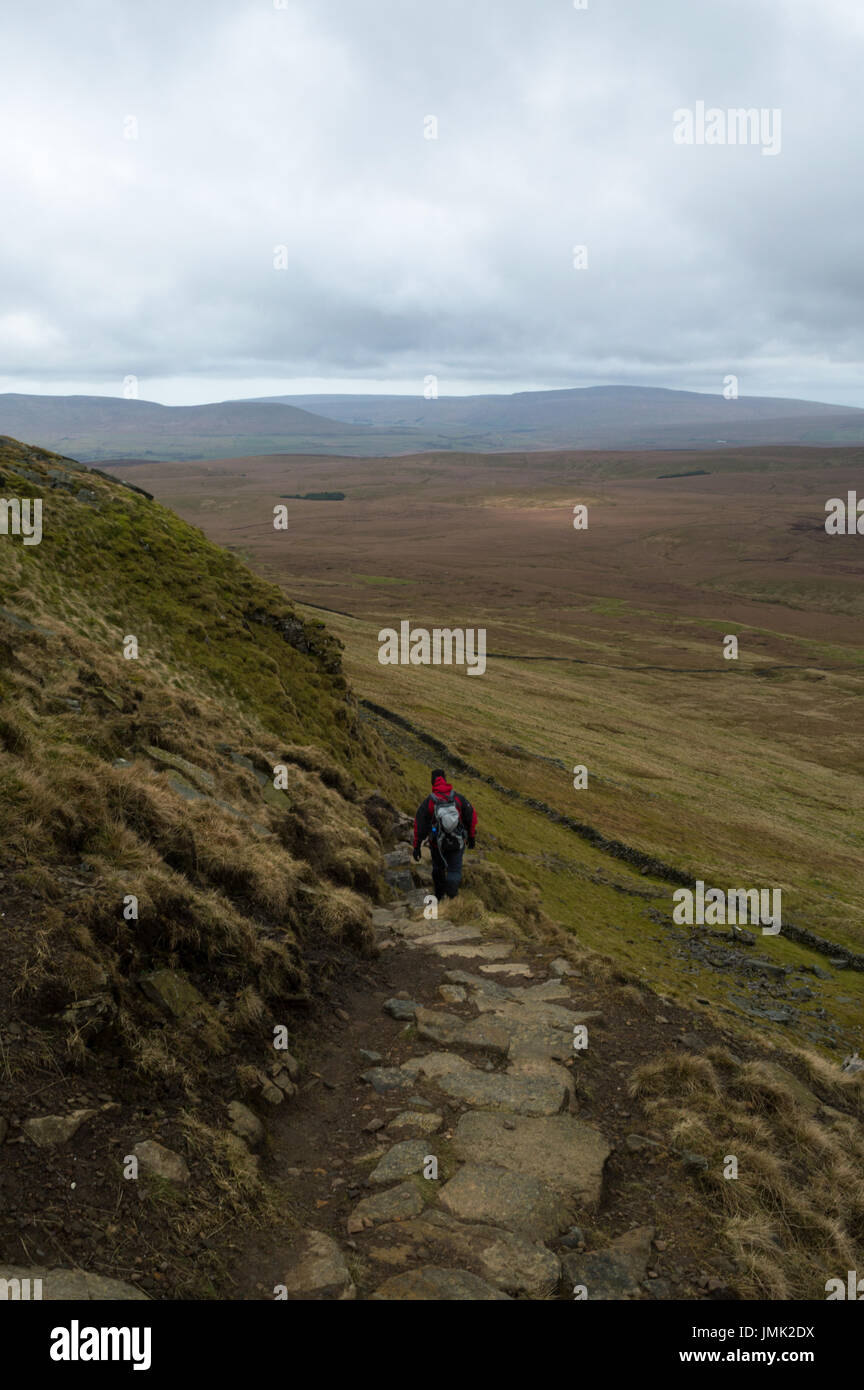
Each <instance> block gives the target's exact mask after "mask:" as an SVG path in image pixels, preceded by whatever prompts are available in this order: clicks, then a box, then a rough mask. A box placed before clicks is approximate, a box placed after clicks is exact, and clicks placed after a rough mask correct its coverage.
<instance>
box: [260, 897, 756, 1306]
mask: <svg viewBox="0 0 864 1390" xmlns="http://www.w3.org/2000/svg"><path fill="white" fill-rule="evenodd" d="M469 873H470V870H469ZM422 903H423V890H422V889H421V890H419V891H415V892H412V893H409V894H406V895H404V896H403V897H401V898H400V899H399V900H398V901H396V902H395V903H393V904H391V906H390V907H388V908H385V909H378V910H376V912H375V914H374V916H375V925H376V933H377V937H378V944H379V950H380V955H379V957H378V959H377V960H375V961H374V962H371V963H369V964H368V965H367V966H365V967H364V968H363V969H361V970H360V971H359V972H358V973H357V975H356V976H355V977H354V978H353V979H352V980H351V981H350V982H348V981H346V982H345V983H344V984H343V986H342V988H341V990H340V992H339V999H338V1004H337V1003H334V1006H333V1007H332V1009H331V1012H330V1014H329V1016H328V1017H327V1019H326V1020H325V1022H324V1025H323V1030H322V1035H321V1037H320V1038H319V1040H318V1043H317V1047H316V1053H315V1055H316V1058H317V1060H316V1062H315V1064H314V1066H315V1070H314V1071H313V1072H311V1073H307V1075H306V1077H305V1081H304V1084H303V1085H302V1087H301V1091H300V1094H299V1095H298V1096H297V1098H296V1099H295V1101H294V1102H293V1104H292V1106H291V1108H290V1109H289V1110H288V1111H287V1112H286V1113H285V1114H284V1115H281V1114H280V1116H279V1119H278V1121H277V1122H276V1124H275V1125H274V1126H273V1134H272V1152H271V1161H270V1173H269V1176H270V1178H271V1181H272V1182H274V1184H275V1187H276V1191H277V1202H278V1204H279V1206H280V1207H281V1208H282V1210H283V1211H284V1219H283V1220H282V1221H281V1222H277V1223H276V1224H274V1226H273V1227H272V1228H271V1229H269V1230H268V1231H266V1232H261V1231H257V1232H253V1233H252V1234H250V1236H249V1237H248V1238H247V1239H246V1241H245V1242H244V1244H243V1247H242V1250H241V1253H240V1256H239V1259H238V1261H237V1263H236V1265H235V1269H234V1277H235V1290H234V1293H233V1296H234V1297H239V1298H243V1299H272V1298H274V1296H275V1297H283V1298H284V1297H287V1298H289V1299H309V1298H324V1299H344V1298H359V1299H367V1298H372V1297H374V1298H385V1299H424V1300H444V1299H471V1300H473V1299H500V1298H502V1297H510V1298H512V1297H517V1298H529V1299H546V1298H567V1299H571V1298H574V1297H589V1298H607V1299H608V1298H616V1299H624V1298H634V1299H650V1298H654V1299H698V1298H705V1297H721V1298H723V1297H725V1298H729V1297H735V1296H736V1295H735V1293H734V1291H733V1289H731V1288H730V1287H729V1285H730V1281H731V1280H732V1278H733V1277H734V1268H733V1266H732V1264H731V1262H730V1261H729V1260H728V1259H727V1258H726V1257H725V1256H724V1255H723V1254H722V1253H721V1250H720V1246H719V1242H718V1240H717V1233H716V1230H715V1227H714V1224H713V1222H712V1219H711V1217H710V1214H709V1212H708V1210H707V1208H706V1206H705V1203H704V1201H703V1199H702V1198H701V1196H700V1193H699V1191H698V1188H697V1186H696V1182H697V1181H698V1179H694V1177H693V1176H692V1171H691V1169H692V1165H691V1168H688V1167H687V1166H686V1164H685V1163H684V1162H682V1157H681V1155H680V1154H679V1153H677V1152H675V1151H672V1150H670V1149H669V1148H668V1147H667V1146H666V1145H665V1144H664V1143H662V1141H661V1136H660V1135H659V1134H656V1133H653V1132H652V1130H651V1129H650V1128H649V1127H648V1125H649V1122H648V1121H646V1120H645V1119H643V1118H642V1117H641V1116H640V1114H639V1110H638V1103H637V1102H635V1101H632V1100H631V1099H630V1098H629V1094H628V1089H627V1079H628V1076H629V1074H630V1073H631V1072H632V1070H633V1068H634V1067H635V1066H637V1065H639V1064H640V1063H641V1062H643V1061H646V1060H649V1059H650V1058H652V1057H654V1056H658V1055H660V1054H661V1053H663V1052H667V1051H668V1050H669V1047H670V1046H678V1047H680V1048H681V1049H682V1050H696V1051H698V1050H701V1048H703V1047H705V1046H709V1045H710V1044H712V1043H721V1042H725V1043H727V1044H728V1042H729V1041H730V1040H729V1038H728V1036H726V1035H725V1034H721V1033H718V1032H716V1031H715V1030H712V1029H709V1028H707V1027H706V1026H705V1023H704V1020H702V1019H698V1020H694V1016H693V1015H691V1014H689V1013H687V1012H685V1011H684V1010H681V1009H678V1008H676V1007H675V1006H674V1005H672V1004H669V1005H667V1004H665V1003H664V1004H663V1005H662V1015H661V1014H659V1009H660V1007H661V1006H660V1005H657V1006H656V1007H655V1006H654V1005H653V1004H651V1005H649V1007H648V1008H647V1009H646V1007H645V1006H644V1004H637V1003H634V1001H633V998H632V991H631V992H629V993H628V991H626V990H622V989H621V988H620V986H619V987H616V986H615V985H610V984H608V983H595V982H592V981H590V980H587V979H583V978H580V977H579V976H578V975H577V974H576V973H574V971H573V967H572V966H570V965H569V964H568V962H567V961H566V960H564V959H563V958H559V959H553V952H552V951H551V950H550V949H545V950H544V949H543V948H542V946H540V945H537V946H536V947H534V946H531V947H530V948H526V943H524V942H519V941H518V940H516V939H515V933H513V934H511V933H509V932H508V930H507V927H508V920H507V919H502V918H500V917H496V918H494V919H490V918H489V917H482V918H477V919H476V920H474V919H472V920H471V921H469V922H463V923H461V924H460V923H456V922H454V921H452V920H449V919H448V917H447V905H443V906H442V911H441V915H440V916H439V918H438V920H437V921H435V920H425V919H424V916H423V907H422ZM511 925H512V924H511ZM649 998H650V996H649ZM394 1015H396V1016H395V1017H394ZM694 1026H695V1027H696V1028H698V1030H699V1032H698V1035H697V1034H696V1033H695V1032H694ZM574 1028H584V1029H587V1035H582V1037H581V1040H582V1041H585V1040H586V1036H587V1047H584V1048H578V1049H577V1048H574ZM576 1036H577V1038H579V1036H580V1035H578V1034H577V1035H576Z"/></svg>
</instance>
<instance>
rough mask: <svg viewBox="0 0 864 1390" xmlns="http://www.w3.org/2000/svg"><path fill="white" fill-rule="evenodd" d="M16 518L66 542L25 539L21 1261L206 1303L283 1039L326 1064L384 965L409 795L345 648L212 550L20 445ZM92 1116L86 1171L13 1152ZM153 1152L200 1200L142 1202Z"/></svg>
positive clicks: (5, 938)
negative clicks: (368, 718) (230, 1110)
mask: <svg viewBox="0 0 864 1390" xmlns="http://www.w3.org/2000/svg"><path fill="white" fill-rule="evenodd" d="M0 496H2V497H5V498H9V497H15V498H19V499H20V498H26V497H30V498H41V499H43V503H44V512H43V528H44V535H43V539H42V542H41V544H39V545H34V546H29V547H28V546H24V545H23V543H22V540H21V538H20V537H15V536H12V535H2V536H0V894H2V911H3V919H2V930H0V1020H2V1028H0V1087H2V1097H3V1099H2V1107H0V1142H2V1139H3V1137H4V1134H5V1133H6V1132H7V1131H9V1125H10V1123H11V1124H12V1129H11V1131H9V1138H8V1142H7V1143H6V1145H5V1146H4V1147H3V1155H4V1161H3V1164H2V1166H0V1259H2V1258H5V1259H8V1260H10V1261H11V1262H12V1263H16V1262H17V1263H23V1262H27V1261H29V1258H30V1255H31V1254H32V1253H33V1251H36V1252H38V1253H40V1254H46V1252H47V1259H48V1262H49V1263H51V1262H53V1263H56V1264H61V1265H68V1264H69V1263H70V1262H72V1263H74V1262H75V1260H76V1258H79V1257H80V1258H81V1260H82V1262H84V1263H85V1264H88V1265H90V1267H92V1262H93V1261H94V1260H95V1261H96V1263H97V1265H98V1267H99V1268H100V1270H101V1271H102V1272H105V1273H109V1274H119V1276H120V1277H129V1276H130V1275H135V1274H136V1273H139V1272H140V1269H139V1265H140V1261H141V1252H142V1249H145V1248H146V1249H154V1250H158V1251H161V1252H162V1254H163V1256H166V1257H167V1263H166V1265H164V1266H163V1269H165V1270H166V1271H167V1272H166V1273H163V1274H159V1273H157V1275H156V1276H155V1278H156V1279H157V1281H158V1280H162V1281H163V1285H164V1287H165V1288H167V1289H172V1290H173V1291H174V1293H175V1294H181V1295H182V1294H187V1295H188V1294H189V1293H194V1294H197V1295H199V1296H201V1295H203V1296H206V1295H207V1293H208V1292H209V1291H211V1290H212V1288H213V1287H215V1286H217V1285H218V1282H219V1278H220V1272H219V1271H220V1266H219V1260H218V1258H217V1252H216V1248H215V1246H214V1247H213V1248H211V1247H210V1245H209V1244H208V1241H209V1233H210V1232H211V1231H214V1230H216V1229H217V1228H219V1229H221V1227H222V1226H223V1225H224V1223H225V1222H226V1221H231V1220H234V1219H236V1217H237V1214H238V1213H239V1212H243V1211H245V1212H246V1213H247V1214H249V1213H250V1212H255V1211H256V1210H257V1211H258V1212H259V1215H260V1214H261V1212H262V1209H263V1208H262V1204H265V1196H264V1189H263V1187H262V1185H261V1183H260V1178H259V1174H258V1167H257V1161H256V1160H255V1159H254V1158H253V1157H252V1155H251V1154H250V1153H249V1151H248V1150H247V1149H246V1148H245V1146H244V1145H243V1144H242V1143H241V1142H240V1141H239V1140H238V1138H237V1137H236V1135H235V1134H234V1133H232V1132H231V1129H230V1127H229V1124H228V1118H227V1114H226V1106H227V1104H228V1102H230V1101H232V1100H233V1099H238V1098H246V1099H248V1100H250V1103H252V1104H253V1105H254V1104H257V1105H263V1106H264V1108H265V1109H266V1106H267V1104H268V1103H269V1102H268V1097H269V1101H271V1102H272V1101H273V1100H274V1099H275V1100H278V1099H279V1098H280V1097H281V1092H279V1091H278V1090H277V1091H276V1093H275V1097H274V1093H273V1081H272V1076H273V1073H274V1072H279V1059H280V1057H281V1054H280V1053H276V1052H274V1048H273V1029H274V1027H275V1026H277V1025H284V1026H285V1027H286V1028H287V1029H288V1036H289V1038H290V1048H291V1051H292V1052H294V1053H296V1054H297V1055H299V1056H301V1057H302V1055H303V1053H304V1050H305V1048H306V1046H307V1041H306V1033H307V1029H308V1020H309V1017H310V1014H309V1009H310V1006H311V1005H313V1004H314V1003H315V1001H316V999H322V998H326V997H327V994H328V992H329V990H330V989H331V988H332V984H333V981H334V979H337V978H338V976H339V973H340V972H341V971H342V970H343V969H344V965H345V961H346V959H350V958H356V956H357V955H358V954H360V955H362V954H364V953H366V952H368V950H369V948H370V943H371V934H370V909H371V907H372V905H373V904H374V903H375V901H376V900H378V899H379V897H380V894H381V885H380V880H379V866H380V856H381V842H380V839H379V837H378V834H377V833H376V831H375V830H374V829H373V828H372V826H371V824H370V822H369V819H368V818H367V815H366V814H365V811H364V804H363V798H364V795H365V793H366V792H368V791H369V790H370V789H371V788H372V787H373V786H374V787H376V788H379V789H383V790H385V791H388V792H389V793H390V794H392V795H399V789H400V782H399V777H398V775H397V774H396V772H395V769H394V768H393V766H392V765H391V764H390V762H389V760H388V758H387V756H386V754H385V752H384V750H383V748H382V746H381V745H380V744H379V742H378V740H377V739H376V737H375V736H374V734H373V733H372V732H371V731H370V730H369V728H368V726H367V725H366V724H364V723H363V722H361V721H360V720H359V719H358V711H357V706H356V703H355V702H354V700H353V699H352V697H351V695H350V692H349V691H348V690H347V687H346V683H345V679H344V677H343V676H342V674H341V670H340V653H339V649H338V646H337V644H336V643H335V642H334V640H333V639H332V638H331V637H329V636H328V635H327V634H326V633H325V632H324V630H323V628H322V626H321V624H320V623H318V622H316V621H315V620H312V621H309V620H306V619H303V618H300V617H299V616H298V615H297V614H296V612H295V611H294V610H293V609H292V607H291V606H290V605H289V604H287V603H286V602H285V599H284V596H283V595H282V594H281V593H280V592H279V591H278V590H276V589H274V588H273V587H272V586H270V585H268V584H266V583H263V582H261V581H260V580H258V579H256V578H255V577H254V576H253V575H251V574H250V573H249V572H248V571H246V570H245V569H244V568H243V567H242V566H241V565H240V563H239V562H238V561H237V560H236V559H234V558H233V557H232V556H230V555H229V554H227V553H226V552H224V551H220V550H218V549H217V548H215V547H214V546H212V545H211V544H210V543H209V542H207V541H206V540H205V539H204V537H203V536H202V535H201V534H200V532H197V531H196V530H194V529H193V528H192V527H190V526H188V525H186V524H185V523H183V522H181V521H179V520H178V519H177V518H176V517H175V516H173V515H172V514H171V513H169V512H168V511H166V510H165V509H164V508H162V507H161V506H159V504H158V503H155V502H153V501H151V500H149V499H148V497H147V496H146V495H143V494H141V493H140V492H136V491H133V490H131V489H128V488H125V487H123V486H121V485H119V484H117V483H114V482H112V481H110V480H108V479H106V478H105V477H103V476H100V475H99V474H98V473H95V472H92V471H89V470H87V469H86V468H83V467H82V466H81V465H79V464H76V463H73V462H71V461H70V460H68V459H63V458H60V457H58V456H56V455H53V454H48V453H45V452H44V451H42V450H40V449H38V448H31V447H28V446H25V445H22V444H18V443H17V442H16V441H14V440H9V439H4V440H2V441H0ZM131 637H134V638H135V639H136V640H137V644H138V656H137V658H133V659H127V658H126V657H125V656H124V644H125V649H126V650H129V639H130V638H131ZM277 764H281V765H284V766H285V767H286V769H287V782H288V786H287V790H284V791H282V790H277V789H276V788H275V787H274V785H273V778H274V767H275V766H276V765H277ZM364 788H365V791H364ZM283 1079H284V1077H283ZM290 1085H291V1083H290V1081H289V1082H287V1087H288V1088H289V1089H290ZM81 1109H84V1110H90V1111H92V1115H91V1116H90V1117H89V1118H88V1119H87V1123H86V1126H85V1128H84V1129H82V1131H81V1136H80V1137H79V1139H76V1141H75V1145H77V1148H76V1147H75V1146H74V1145H73V1146H70V1145H64V1146H62V1148H53V1147H52V1148H50V1149H43V1148H40V1147H38V1146H37V1145H35V1144H33V1143H31V1142H29V1140H28V1141H26V1142H25V1141H24V1139H23V1131H22V1129H20V1128H16V1126H18V1125H19V1124H20V1125H21V1126H26V1124H27V1122H28V1121H29V1120H30V1119H33V1118H39V1117H42V1116H45V1115H57V1114H60V1115H67V1114H68V1113H69V1112H71V1111H74V1110H81ZM149 1139H156V1140H157V1141H158V1142H161V1143H163V1144H164V1145H165V1146H166V1147H168V1148H170V1149H171V1150H172V1151H173V1150H180V1151H182V1152H184V1153H186V1155H187V1157H188V1158H189V1161H190V1163H191V1165H192V1168H193V1176H194V1177H196V1178H197V1181H196V1182H195V1183H194V1185H193V1188H192V1189H190V1191H189V1192H188V1193H187V1194H185V1195H184V1196H182V1197H180V1198H178V1196H177V1195H176V1193H174V1192H173V1191H172V1190H171V1185H170V1184H166V1183H164V1182H162V1183H160V1182H159V1181H158V1180H155V1179H151V1180H149V1181H145V1179H144V1178H143V1176H142V1179H141V1182H140V1183H134V1182H128V1181H124V1179H123V1174H122V1157H123V1155H127V1154H129V1153H131V1152H132V1150H133V1147H134V1146H135V1144H136V1143H139V1142H142V1141H145V1140H149ZM265 1205H266V1204H265ZM142 1242H143V1244H142ZM150 1287H151V1289H152V1290H153V1291H156V1290H158V1288H159V1284H158V1282H156V1283H153V1282H152V1280H151V1283H150Z"/></svg>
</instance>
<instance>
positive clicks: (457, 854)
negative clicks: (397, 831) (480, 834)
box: [414, 767, 477, 900]
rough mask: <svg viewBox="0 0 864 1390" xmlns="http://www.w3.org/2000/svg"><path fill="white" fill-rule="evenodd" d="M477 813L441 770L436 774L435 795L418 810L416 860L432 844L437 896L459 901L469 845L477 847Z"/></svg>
mask: <svg viewBox="0 0 864 1390" xmlns="http://www.w3.org/2000/svg"><path fill="white" fill-rule="evenodd" d="M476 834H477V812H476V811H475V810H474V807H473V806H472V805H471V803H470V801H469V800H468V799H467V797H464V796H462V795H461V794H460V793H459V792H454V790H453V788H452V787H451V785H450V783H449V782H448V781H447V778H446V777H445V776H444V773H443V772H442V770H441V768H440V767H436V768H433V771H432V792H431V795H430V796H427V797H426V798H425V800H424V801H421V803H420V805H419V806H418V808H417V815H416V816H415V817H414V858H415V859H418V860H419V858H420V846H421V845H422V844H423V843H424V842H428V844H429V849H430V851H431V854H432V882H433V884H434V886H435V896H436V898H438V899H439V900H440V899H441V898H443V897H448V898H455V897H456V894H457V893H458V892H459V884H460V882H461V880H462V855H463V854H464V852H465V846H466V845H467V846H468V848H469V849H473V848H474V843H475V836H476Z"/></svg>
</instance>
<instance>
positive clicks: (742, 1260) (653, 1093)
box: [630, 1048, 864, 1299]
mask: <svg viewBox="0 0 864 1390" xmlns="http://www.w3.org/2000/svg"><path fill="white" fill-rule="evenodd" d="M796 1064H797V1067H798V1071H799V1072H803V1074H804V1078H803V1079H802V1077H801V1076H799V1075H798V1074H796V1072H795V1071H794V1070H792V1068H793V1067H794V1066H795V1065H796ZM811 1086H812V1087H813V1088H814V1089H813V1090H812V1091H811V1090H810V1089H809V1087H811ZM630 1091H631V1095H632V1096H633V1097H634V1099H637V1100H639V1101H641V1103H642V1106H643V1109H644V1111H645V1112H646V1114H648V1115H650V1117H651V1121H652V1124H654V1126H655V1127H657V1128H658V1129H660V1130H661V1132H663V1133H665V1135H666V1138H667V1141H668V1142H669V1144H670V1145H671V1146H673V1147H674V1148H676V1149H678V1150H689V1151H691V1152H696V1153H699V1154H701V1155H702V1156H703V1157H705V1158H707V1159H708V1160H709V1163H708V1169H707V1171H705V1172H704V1174H702V1175H701V1176H700V1177H699V1178H698V1181H699V1183H700V1184H701V1186H702V1188H703V1190H704V1193H705V1195H706V1197H707V1198H708V1200H709V1201H710V1203H711V1204H712V1206H713V1209H714V1211H715V1214H716V1218H717V1223H718V1229H719V1230H720V1232H721V1233H722V1235H723V1237H724V1239H725V1241H726V1243H727V1245H728V1246H729V1248H730V1251H731V1253H732V1255H733V1256H734V1258H735V1259H736V1261H737V1263H738V1266H739V1269H740V1271H741V1276H740V1282H741V1285H742V1291H743V1292H744V1294H745V1296H748V1297H755V1298H776V1299H788V1298H810V1299H813V1298H824V1286H825V1282H826V1280H827V1279H830V1278H835V1277H838V1276H840V1277H845V1273H846V1271H847V1270H849V1269H856V1268H858V1267H860V1263H861V1261H862V1259H864V1178H862V1172H864V1128H862V1124H861V1119H860V1116H861V1114H862V1104H864V1078H862V1077H861V1076H860V1075H859V1076H857V1077H847V1076H844V1075H843V1074H842V1073H841V1072H840V1069H839V1067H837V1066H836V1065H835V1066H832V1065H831V1064H830V1063H828V1062H826V1061H825V1060H824V1059H823V1058H821V1057H819V1056H818V1055H817V1054H815V1053H805V1052H803V1051H800V1050H799V1051H796V1052H794V1053H790V1054H789V1055H788V1056H783V1057H782V1058H778V1060H777V1061H775V1060H774V1059H773V1058H772V1059H770V1060H768V1059H761V1060H755V1061H740V1060H738V1059H736V1058H735V1057H734V1056H733V1055H732V1054H731V1053H729V1052H728V1051H727V1050H726V1049H722V1048H717V1049H712V1050H711V1053H710V1054H709V1055H707V1056H694V1055H693V1054H689V1053H670V1054H667V1055H666V1056H665V1057H663V1058H661V1059H659V1060H656V1061H653V1062H650V1063H648V1064H646V1065H644V1066H642V1067H639V1068H637V1070H636V1071H635V1072H634V1073H633V1076H632V1078H631V1083H630ZM732 1157H734V1158H735V1159H736V1160H737V1165H738V1169H737V1177H726V1176H724V1170H726V1169H727V1168H728V1165H729V1160H730V1158H732ZM728 1170H729V1171H731V1169H728Z"/></svg>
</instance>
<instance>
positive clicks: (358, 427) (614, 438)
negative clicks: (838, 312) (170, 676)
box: [0, 386, 864, 463]
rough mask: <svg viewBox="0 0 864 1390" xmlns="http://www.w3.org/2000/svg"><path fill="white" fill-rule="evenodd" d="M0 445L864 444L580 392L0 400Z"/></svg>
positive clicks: (174, 450) (855, 438) (635, 392)
mask: <svg viewBox="0 0 864 1390" xmlns="http://www.w3.org/2000/svg"><path fill="white" fill-rule="evenodd" d="M0 435H10V436H12V437H17V438H20V437H24V438H29V439H33V440H36V441H38V443H39V444H40V445H42V447H44V448H49V449H54V450H58V451H60V452H62V453H64V454H67V455H71V456H73V457H76V458H79V459H82V460H84V461H87V462H91V463H96V462H101V461H103V460H106V459H111V460H112V461H114V460H118V459H120V460H122V459H137V460H141V461H145V462H146V461H147V460H150V459H165V460H169V461H170V460H185V459H200V458H237V457H243V456H252V455H256V454H277V453H278V454H328V455H339V456H346V455H347V456H355V457H357V456H361V457H362V456H366V457H388V456H393V455H398V454H407V453H424V452H429V451H435V450H453V449H455V450H459V451H462V452H466V451H467V452H477V453H490V452H506V451H512V450H514V449H518V450H537V449H562V448H566V449H703V448H706V449H707V448H715V447H717V446H718V445H723V444H727V445H736V446H742V445H772V444H818V445H824V444H837V445H841V444H846V445H856V444H864V410H859V409H855V408H853V407H849V406H837V405H824V404H820V403H819V402H816V401H800V400H784V399H782V398H779V397H769V396H749V397H747V396H745V397H741V398H740V399H738V400H736V401H726V400H724V399H723V397H722V396H721V395H720V394H719V393H718V394H715V395H706V394H703V393H700V392H697V391H669V390H663V389H660V388H657V387H647V386H641V387H637V386H590V387H584V388H579V389H576V390H565V391H520V392H516V393H515V394H513V395H489V396H443V397H440V398H439V399H438V400H434V401H426V400H424V399H423V398H422V397H420V396H417V397H415V396H336V395H312V396H309V395H306V396H274V397H267V398H263V399H260V400H239V401H222V402H220V403H218V404H214V405H196V406H165V405H157V404H156V403H155V402H152V401H141V400H124V399H122V398H115V397H110V396H35V395H33V396H30V395H22V394H13V393H10V394H5V395H0Z"/></svg>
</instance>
